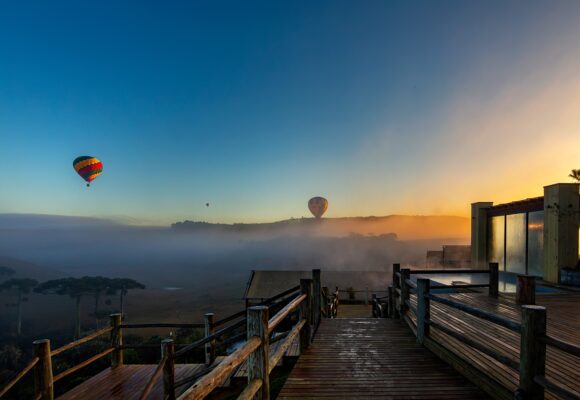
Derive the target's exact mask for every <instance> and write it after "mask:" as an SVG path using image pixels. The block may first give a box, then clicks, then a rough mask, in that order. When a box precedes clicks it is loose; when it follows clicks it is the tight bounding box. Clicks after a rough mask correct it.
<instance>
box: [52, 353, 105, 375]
mask: <svg viewBox="0 0 580 400" xmlns="http://www.w3.org/2000/svg"><path fill="white" fill-rule="evenodd" d="M113 351H115V348H114V347H111V348H108V349H107V350H105V351H103V352H101V353H99V354H97V355H95V356H92V357H91V358H89V359H88V360H85V361H83V362H81V363H79V364H77V365H75V366H74V367H70V368H69V369H67V370H66V371H63V372H61V373H60V374H58V375H56V376H55V377H54V378H53V380H52V381H53V383H54V382H57V381H59V380H61V379H62V378H64V377H65V376H69V375H70V374H72V373H73V372H76V371H78V370H79V369H81V368H84V367H86V366H87V365H89V364H92V363H93V362H95V361H97V360H98V359H99V358H103V357H105V356H106V355H108V354H111V353H112V352H113Z"/></svg>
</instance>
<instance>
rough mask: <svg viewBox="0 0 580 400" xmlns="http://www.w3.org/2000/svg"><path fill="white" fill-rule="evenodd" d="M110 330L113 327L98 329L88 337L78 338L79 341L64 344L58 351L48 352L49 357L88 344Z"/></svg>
mask: <svg viewBox="0 0 580 400" xmlns="http://www.w3.org/2000/svg"><path fill="white" fill-rule="evenodd" d="M112 330H113V327H111V326H108V327H106V328H103V329H99V330H98V331H95V332H93V333H91V334H90V335H87V336H85V337H83V338H80V339H79V340H75V341H74V342H71V343H69V344H65V345H64V346H62V347H59V348H58V349H54V350H53V351H51V352H50V356H51V357H54V356H56V355H57V354H60V353H62V352H63V351H66V350H69V349H72V348H73V347H76V346H78V345H81V344H83V343H86V342H89V341H91V340H93V339H94V338H96V337H97V336H101V335H104V334H105V333H109V332H111V331H112Z"/></svg>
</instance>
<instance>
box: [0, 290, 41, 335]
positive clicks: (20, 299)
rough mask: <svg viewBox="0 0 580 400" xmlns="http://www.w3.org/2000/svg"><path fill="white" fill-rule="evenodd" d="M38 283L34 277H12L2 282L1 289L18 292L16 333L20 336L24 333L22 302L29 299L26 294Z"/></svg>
mask: <svg viewBox="0 0 580 400" xmlns="http://www.w3.org/2000/svg"><path fill="white" fill-rule="evenodd" d="M37 285H38V282H37V281H36V280H34V279H29V278H12V279H8V280H7V281H4V282H2V283H1V284H0V291H3V290H15V291H16V292H17V293H18V297H17V300H16V304H14V305H15V306H16V309H17V311H16V334H17V335H18V336H20V335H21V334H22V302H24V301H28V299H27V298H26V297H24V295H26V294H28V293H30V291H31V290H32V289H33V288H34V287H35V286H37Z"/></svg>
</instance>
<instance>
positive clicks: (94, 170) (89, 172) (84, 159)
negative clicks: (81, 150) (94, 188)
mask: <svg viewBox="0 0 580 400" xmlns="http://www.w3.org/2000/svg"><path fill="white" fill-rule="evenodd" d="M73 167H74V169H75V171H77V174H79V175H80V176H81V178H83V179H84V180H85V181H87V186H90V185H91V182H92V180H93V179H95V178H96V177H97V176H99V175H100V174H101V172H103V163H102V162H100V161H99V160H98V159H96V158H95V157H91V156H80V157H77V158H75V160H74V161H73Z"/></svg>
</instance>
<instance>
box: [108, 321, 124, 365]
mask: <svg viewBox="0 0 580 400" xmlns="http://www.w3.org/2000/svg"><path fill="white" fill-rule="evenodd" d="M109 318H110V324H111V328H113V329H112V330H111V347H113V348H114V349H115V351H113V354H112V355H111V367H113V368H114V367H118V366H119V365H123V329H122V328H121V324H122V323H123V315H122V314H111V315H110V316H109Z"/></svg>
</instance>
